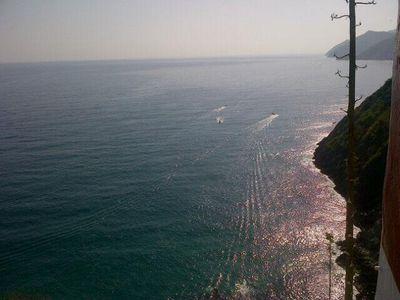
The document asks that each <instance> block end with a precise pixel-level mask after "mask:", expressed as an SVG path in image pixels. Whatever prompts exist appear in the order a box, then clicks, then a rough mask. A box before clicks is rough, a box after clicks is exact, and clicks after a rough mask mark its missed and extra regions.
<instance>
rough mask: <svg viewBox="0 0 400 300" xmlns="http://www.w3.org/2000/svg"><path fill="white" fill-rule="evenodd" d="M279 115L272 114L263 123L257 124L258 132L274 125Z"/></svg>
mask: <svg viewBox="0 0 400 300" xmlns="http://www.w3.org/2000/svg"><path fill="white" fill-rule="evenodd" d="M277 117H279V115H277V114H272V115H270V116H268V117H266V118H265V119H262V120H261V121H259V122H257V124H256V131H261V130H263V129H265V128H267V127H269V126H270V125H271V123H272V121H273V120H275V119H276V118H277Z"/></svg>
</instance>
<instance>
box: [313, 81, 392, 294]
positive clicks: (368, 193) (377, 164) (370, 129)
mask: <svg viewBox="0 0 400 300" xmlns="http://www.w3.org/2000/svg"><path fill="white" fill-rule="evenodd" d="M390 98H391V80H388V81H387V82H386V83H385V84H384V85H383V86H382V87H381V88H380V89H379V90H378V91H376V92H375V93H374V94H372V95H371V96H370V97H368V98H367V99H365V101H364V102H363V103H362V104H361V105H360V106H359V107H358V108H357V109H356V112H355V122H356V132H357V145H358V146H357V157H358V170H357V173H358V174H357V176H358V182H357V187H356V188H357V196H356V203H355V208H356V215H355V223H356V226H358V227H359V228H360V229H361V232H360V233H359V234H358V236H357V239H356V269H357V270H356V271H357V276H356V279H355V282H356V286H357V288H358V290H359V291H360V292H361V296H362V297H363V298H362V299H373V295H374V293H375V286H376V277H377V271H376V270H375V266H376V265H377V264H378V255H379V242H380V232H381V220H380V219H381V204H382V189H383V180H384V173H385V164H386V152H387V145H388V131H389V116H390ZM346 138H347V118H346V117H344V118H343V119H342V120H341V121H340V122H339V123H338V124H337V126H336V127H335V128H334V129H333V131H332V132H331V133H330V134H329V135H328V136H327V137H326V138H324V139H323V140H322V141H321V142H320V143H319V145H318V148H317V149H316V151H315V154H314V158H315V164H316V166H317V167H318V168H320V169H321V171H322V172H323V173H325V174H327V175H328V176H329V177H330V178H331V179H332V180H333V181H334V183H335V185H336V189H337V191H338V192H339V193H340V194H342V195H343V196H345V195H346V194H347V186H346V156H347V150H346V149H347V146H346V144H347V141H346Z"/></svg>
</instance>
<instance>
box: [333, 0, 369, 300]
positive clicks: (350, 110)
mask: <svg viewBox="0 0 400 300" xmlns="http://www.w3.org/2000/svg"><path fill="white" fill-rule="evenodd" d="M346 3H347V4H348V6H349V13H348V14H346V15H341V16H339V15H337V14H332V15H331V19H332V20H335V19H341V18H347V19H348V20H349V25H350V26H349V36H350V46H349V53H348V54H346V55H343V56H341V57H338V56H336V54H335V57H336V58H337V59H344V58H348V59H349V73H348V75H347V76H345V75H342V73H341V71H340V70H339V71H337V72H336V75H338V76H339V77H340V78H345V79H347V80H348V83H347V87H348V90H349V94H348V104H347V110H344V111H345V112H346V114H347V122H348V132H347V199H346V232H345V245H346V246H345V247H346V252H345V254H346V276H345V299H346V300H352V299H353V282H354V201H355V198H356V184H357V174H356V164H357V156H356V134H355V122H354V109H355V106H356V102H357V101H359V100H361V98H357V99H356V95H355V94H356V71H357V69H358V68H366V67H367V66H357V63H356V59H357V57H356V50H357V49H356V28H357V27H358V26H361V23H358V24H357V20H356V5H375V4H376V2H375V0H373V1H369V2H357V1H356V0H346Z"/></svg>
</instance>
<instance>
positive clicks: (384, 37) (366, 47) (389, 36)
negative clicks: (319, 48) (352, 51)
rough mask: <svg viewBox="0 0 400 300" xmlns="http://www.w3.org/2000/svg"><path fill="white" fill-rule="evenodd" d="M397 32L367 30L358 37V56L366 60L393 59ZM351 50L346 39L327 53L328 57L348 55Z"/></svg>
mask: <svg viewBox="0 0 400 300" xmlns="http://www.w3.org/2000/svg"><path fill="white" fill-rule="evenodd" d="M395 39H396V32H395V31H394V30H391V31H367V32H366V33H364V34H362V35H360V36H358V37H357V58H358V59H364V60H392V59H393V54H394V45H395ZM348 52H349V40H346V41H344V42H342V43H340V44H338V45H336V46H335V47H333V48H332V49H330V50H329V51H328V52H327V53H326V56H327V57H334V55H335V54H336V55H337V56H343V55H346V54H347V53H348Z"/></svg>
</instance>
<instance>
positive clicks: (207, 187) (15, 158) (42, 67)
mask: <svg viewBox="0 0 400 300" xmlns="http://www.w3.org/2000/svg"><path fill="white" fill-rule="evenodd" d="M368 64H369V68H368V69H366V70H363V71H360V72H359V73H358V75H359V79H360V80H359V83H358V87H359V91H358V92H359V93H361V94H364V95H368V94H369V93H371V92H373V91H374V90H375V89H377V88H378V87H379V86H380V85H381V84H382V83H383V82H384V81H385V80H386V79H387V78H388V77H389V76H390V71H391V64H390V63H389V62H368ZM340 67H341V68H343V69H344V68H345V62H337V61H335V60H331V59H326V58H322V57H291V58H287V57H286V58H284V57H282V58H280V57H270V58H235V59H233V58H232V59H208V60H172V61H166V60H164V61H115V62H84V63H72V62H71V63H47V64H8V65H0V178H1V180H0V192H1V193H0V236H1V241H0V270H1V274H2V279H1V281H0V291H1V293H2V295H3V296H4V295H34V296H39V297H51V298H62V299H77V298H84V299H87V298H89V299H96V298H100V299H109V298H115V299H168V298H170V299H193V298H208V297H209V295H210V294H211V293H212V291H213V290H214V293H215V292H216V291H218V293H219V295H221V297H227V298H240V297H248V298H267V299H309V298H314V299H319V297H320V298H324V295H326V293H327V280H328V277H327V265H326V262H327V255H326V250H325V249H326V246H325V244H324V243H325V241H324V236H325V232H327V231H329V232H333V233H334V234H335V235H336V236H340V233H341V229H342V228H343V217H344V215H343V208H344V207H343V201H342V199H341V198H340V197H339V196H338V195H336V194H335V192H334V191H333V189H332V186H331V183H330V182H329V180H328V179H327V178H325V177H324V176H322V175H321V174H320V173H319V172H318V171H317V170H315V168H314V167H313V165H312V161H311V158H312V150H313V149H314V147H315V144H316V142H317V141H318V140H319V139H320V138H321V137H322V136H323V135H324V134H326V133H328V132H329V130H330V129H331V128H332V127H333V126H334V125H333V122H336V121H337V120H339V119H340V118H341V117H342V113H341V111H340V107H344V104H345V102H346V101H345V95H346V90H345V82H343V81H342V80H340V79H337V78H335V76H334V75H333V74H334V73H335V72H336V70H337V68H340ZM337 273H338V276H337V278H336V279H335V280H336V281H335V287H336V288H337V296H338V297H339V296H340V287H341V282H342V279H341V277H340V274H339V273H340V271H339V270H337Z"/></svg>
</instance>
